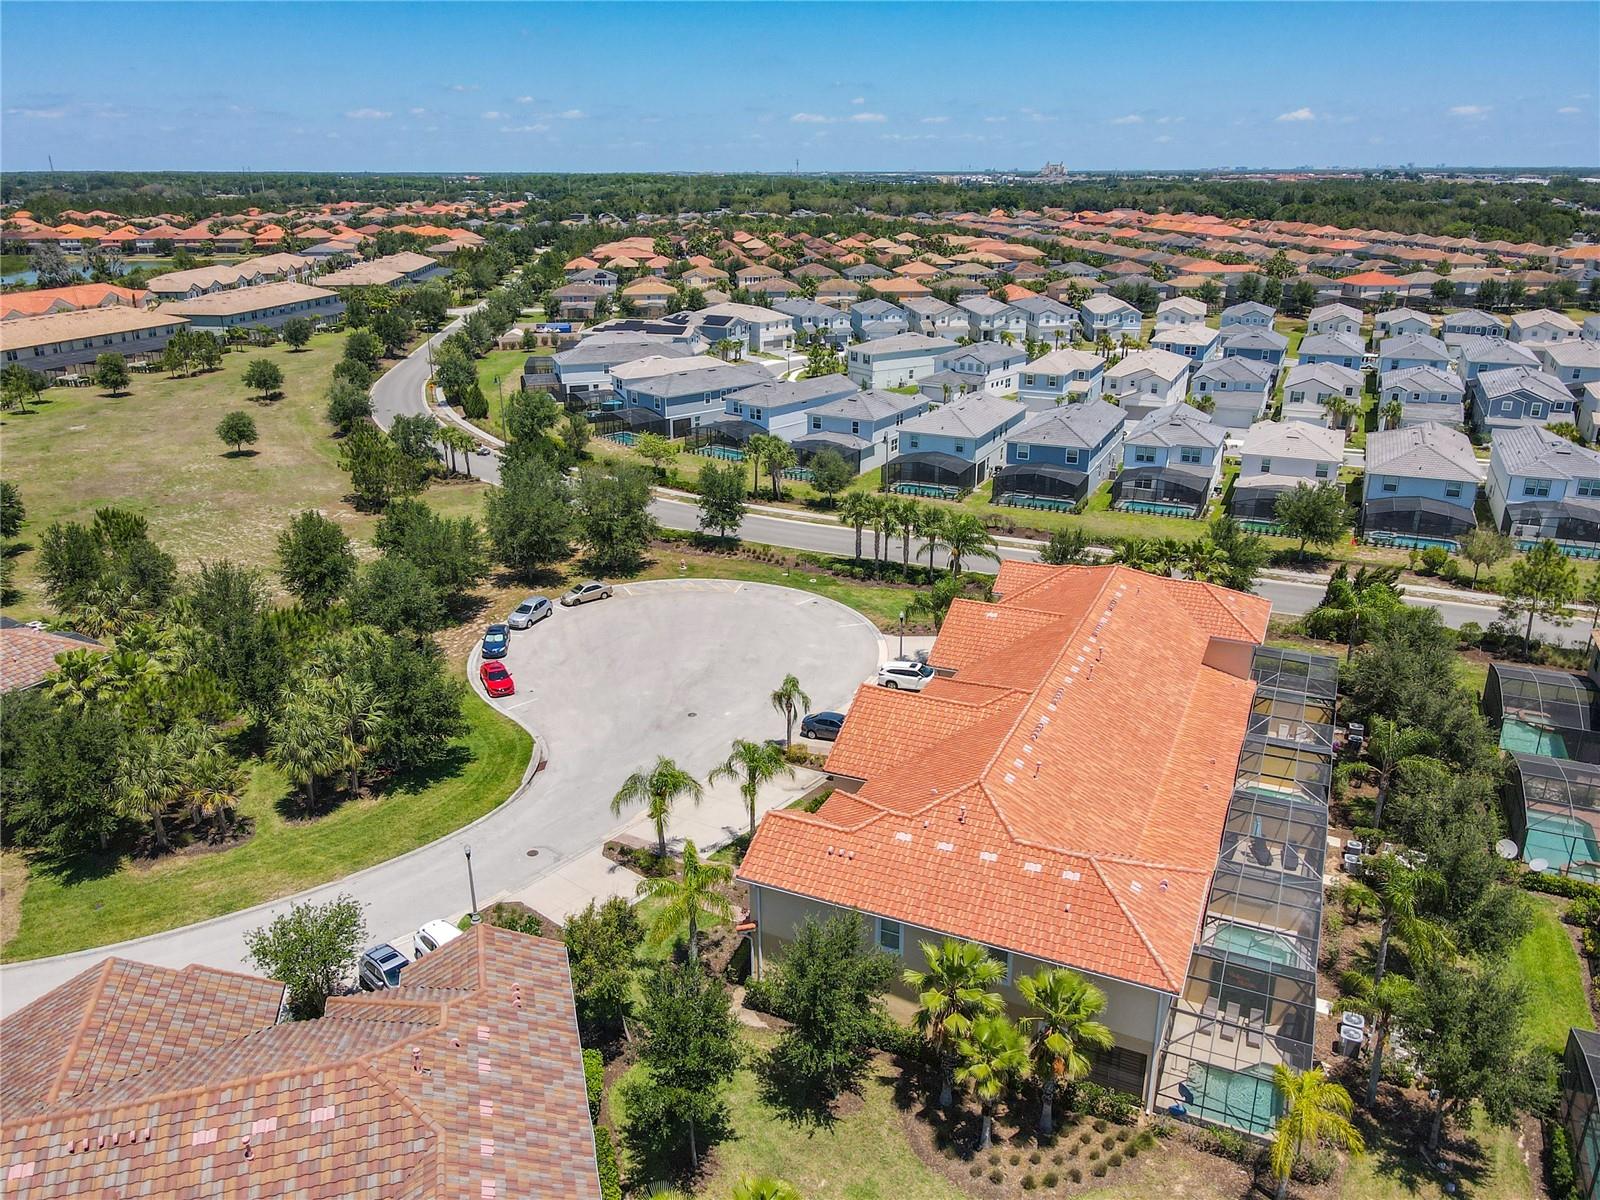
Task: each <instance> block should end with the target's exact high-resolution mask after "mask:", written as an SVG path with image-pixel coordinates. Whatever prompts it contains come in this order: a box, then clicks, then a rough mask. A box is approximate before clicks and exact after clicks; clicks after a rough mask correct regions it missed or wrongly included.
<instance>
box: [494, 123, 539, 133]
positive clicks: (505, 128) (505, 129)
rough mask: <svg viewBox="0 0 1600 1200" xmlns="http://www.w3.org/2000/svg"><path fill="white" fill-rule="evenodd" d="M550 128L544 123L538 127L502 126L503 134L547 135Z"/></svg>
mask: <svg viewBox="0 0 1600 1200" xmlns="http://www.w3.org/2000/svg"><path fill="white" fill-rule="evenodd" d="M549 128H550V126H548V125H545V124H543V123H540V124H537V125H502V126H500V132H501V133H545V132H546V131H548V130H549Z"/></svg>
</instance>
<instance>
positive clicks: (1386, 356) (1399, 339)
mask: <svg viewBox="0 0 1600 1200" xmlns="http://www.w3.org/2000/svg"><path fill="white" fill-rule="evenodd" d="M1450 365H1451V357H1450V347H1449V346H1447V345H1445V344H1444V343H1443V342H1441V341H1440V340H1439V339H1438V338H1436V337H1433V336H1432V335H1431V334H1426V333H1397V334H1395V335H1394V336H1393V337H1387V338H1384V339H1383V342H1382V344H1381V345H1380V346H1379V347H1378V371H1379V372H1380V373H1387V372H1389V371H1403V370H1405V369H1406V368H1407V367H1432V368H1433V369H1434V370H1436V371H1448V370H1449V369H1450Z"/></svg>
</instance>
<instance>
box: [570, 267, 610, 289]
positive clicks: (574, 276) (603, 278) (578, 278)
mask: <svg viewBox="0 0 1600 1200" xmlns="http://www.w3.org/2000/svg"><path fill="white" fill-rule="evenodd" d="M567 282H568V283H586V284H588V285H589V286H591V287H597V288H599V289H600V290H601V291H603V292H614V291H616V290H617V273H616V272H615V271H608V270H606V269H605V268H604V267H590V268H589V269H588V270H585V271H568V272H567Z"/></svg>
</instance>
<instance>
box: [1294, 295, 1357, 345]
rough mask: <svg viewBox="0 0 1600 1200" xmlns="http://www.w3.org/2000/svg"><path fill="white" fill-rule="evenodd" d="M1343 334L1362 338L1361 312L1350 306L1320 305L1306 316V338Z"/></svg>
mask: <svg viewBox="0 0 1600 1200" xmlns="http://www.w3.org/2000/svg"><path fill="white" fill-rule="evenodd" d="M1326 333H1342V334H1347V335H1349V336H1351V337H1354V338H1356V339H1357V340H1358V341H1359V339H1360V337H1361V310H1360V309H1358V308H1351V307H1350V306H1349V305H1348V304H1319V305H1318V306H1317V307H1316V308H1313V309H1312V310H1311V312H1310V313H1309V314H1307V316H1306V337H1308V338H1310V337H1314V336H1316V335H1317V334H1326Z"/></svg>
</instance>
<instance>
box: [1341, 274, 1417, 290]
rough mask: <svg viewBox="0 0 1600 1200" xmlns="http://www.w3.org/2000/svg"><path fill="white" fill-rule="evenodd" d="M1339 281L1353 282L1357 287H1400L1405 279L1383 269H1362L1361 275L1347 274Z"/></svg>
mask: <svg viewBox="0 0 1600 1200" xmlns="http://www.w3.org/2000/svg"><path fill="white" fill-rule="evenodd" d="M1339 282H1340V283H1341V284H1344V283H1353V284H1355V285H1356V286H1357V287H1399V286H1400V285H1402V284H1403V283H1405V280H1404V279H1401V278H1400V277H1399V276H1398V275H1387V274H1385V273H1384V272H1382V271H1362V272H1361V273H1360V274H1359V275H1346V276H1344V278H1342V279H1340V280H1339Z"/></svg>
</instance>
